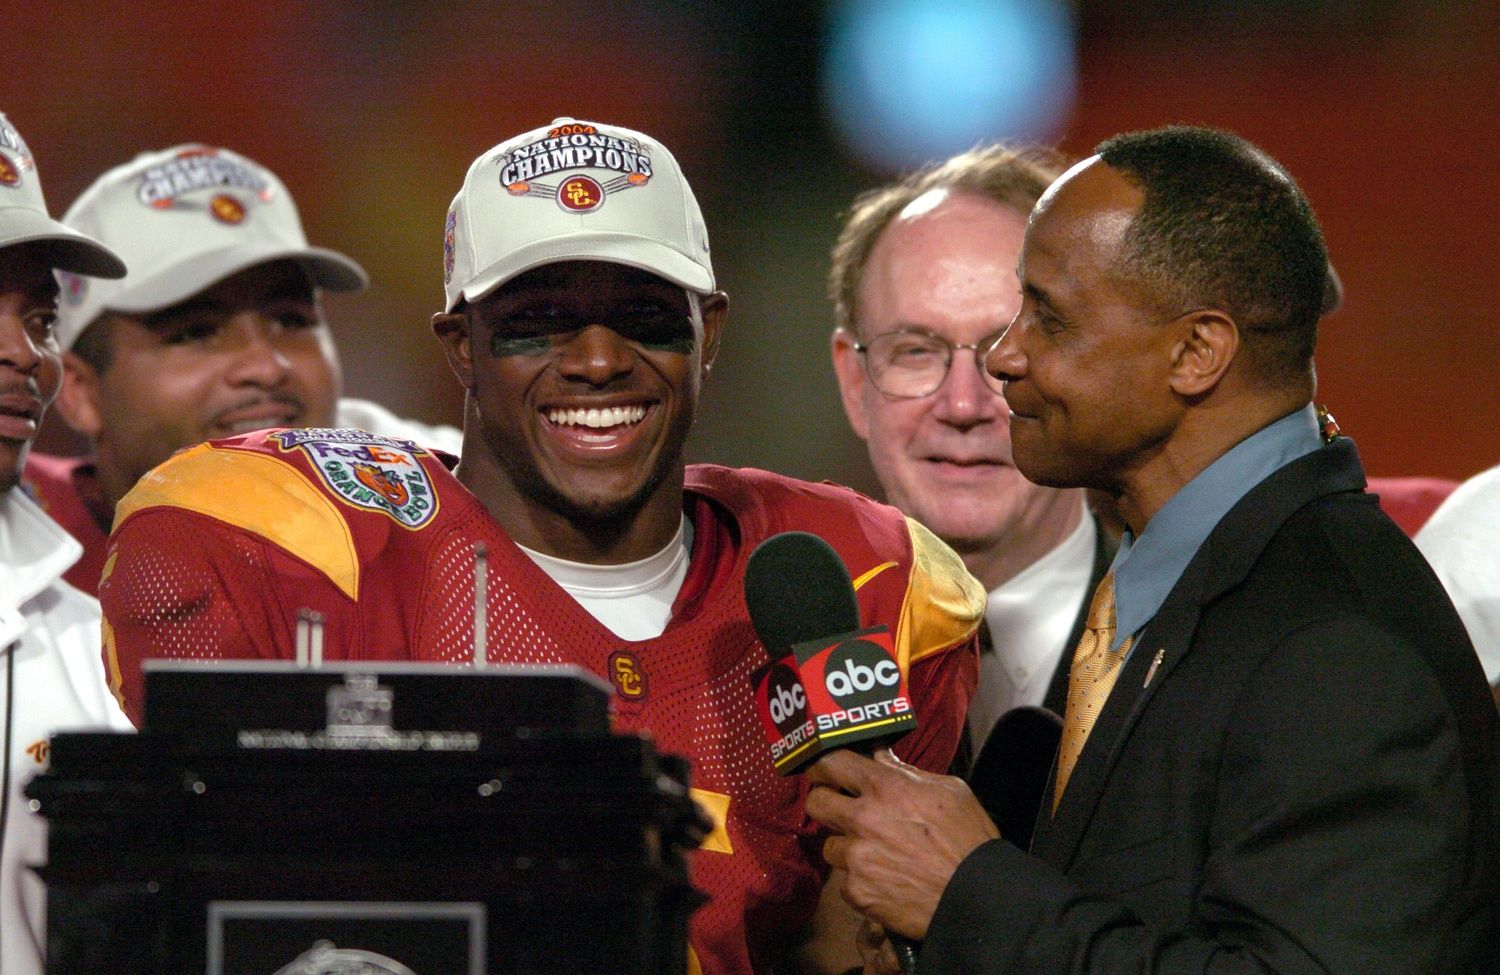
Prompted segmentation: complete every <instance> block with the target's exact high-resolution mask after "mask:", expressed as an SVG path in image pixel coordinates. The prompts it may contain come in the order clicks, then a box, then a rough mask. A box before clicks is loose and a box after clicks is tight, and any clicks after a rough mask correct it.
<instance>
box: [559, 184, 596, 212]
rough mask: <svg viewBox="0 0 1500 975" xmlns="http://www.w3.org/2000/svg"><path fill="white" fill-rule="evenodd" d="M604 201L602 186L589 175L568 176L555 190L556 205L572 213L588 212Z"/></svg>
mask: <svg viewBox="0 0 1500 975" xmlns="http://www.w3.org/2000/svg"><path fill="white" fill-rule="evenodd" d="M603 203H604V187H602V186H600V185H599V182H598V180H596V179H594V178H593V177H590V176H569V177H568V178H567V179H566V180H564V181H563V184H562V186H561V187H560V188H559V189H558V191H557V205H558V206H560V207H562V208H563V209H564V210H571V211H573V212H574V213H588V212H589V211H590V210H597V209H599V207H600V205H601V204H603Z"/></svg>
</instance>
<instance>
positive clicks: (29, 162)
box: [0, 114, 125, 278]
mask: <svg viewBox="0 0 1500 975" xmlns="http://www.w3.org/2000/svg"><path fill="white" fill-rule="evenodd" d="M31 243H37V244H40V245H42V246H43V248H44V253H45V255H46V259H47V260H48V261H49V262H51V264H52V266H53V267H55V268H58V269H60V270H64V271H72V272H74V273H77V274H90V275H95V276H98V277H108V278H118V277H119V276H120V275H122V274H124V273H125V264H124V262H122V261H121V260H120V258H119V257H118V256H116V255H115V253H114V252H113V251H111V250H110V249H109V248H108V247H105V246H104V245H102V244H100V243H99V242H98V241H96V240H91V239H90V238H88V237H86V236H84V235H83V234H80V233H79V232H78V231H76V230H72V229H69V228H68V227H65V226H63V225H62V224H60V223H58V222H57V221H56V220H53V219H52V218H51V217H49V216H48V215H47V201H46V198H45V197H43V196H42V181H41V178H40V176H38V174H37V171H36V160H35V159H34V158H32V155H31V150H30V149H29V148H28V147H27V145H26V140H25V139H23V138H21V133H19V132H17V131H16V128H15V126H13V125H11V124H10V121H9V120H8V119H7V118H6V117H5V116H4V115H3V114H0V247H11V246H14V245H16V244H31Z"/></svg>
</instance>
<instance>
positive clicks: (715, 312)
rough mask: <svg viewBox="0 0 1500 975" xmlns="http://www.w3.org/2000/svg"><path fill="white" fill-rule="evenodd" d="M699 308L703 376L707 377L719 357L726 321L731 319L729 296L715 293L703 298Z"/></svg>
mask: <svg viewBox="0 0 1500 975" xmlns="http://www.w3.org/2000/svg"><path fill="white" fill-rule="evenodd" d="M699 308H700V309H701V311H702V314H703V356H702V362H703V375H705V376H707V375H708V371H709V370H710V369H712V368H713V367H714V359H715V358H717V357H718V355H719V338H720V336H721V335H723V332H724V321H725V320H726V319H727V318H728V317H729V296H728V295H727V294H725V293H724V292H722V291H715V292H714V293H713V294H711V295H705V296H704V297H703V298H702V300H701V301H700V302H699Z"/></svg>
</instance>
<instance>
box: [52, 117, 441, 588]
mask: <svg viewBox="0 0 1500 975" xmlns="http://www.w3.org/2000/svg"><path fill="white" fill-rule="evenodd" d="M63 222H64V223H65V224H67V225H68V226H69V227H72V228H74V229H76V230H79V231H82V232H84V233H87V234H90V235H92V236H93V237H95V238H97V239H99V240H101V241H103V242H104V243H106V244H107V245H109V246H110V247H111V248H113V249H114V250H115V251H117V252H118V253H119V254H120V255H121V256H122V257H124V259H125V261H126V263H127V264H128V265H129V266H130V272H129V274H127V275H126V276H125V277H124V278H121V279H119V280H114V281H98V280H85V279H83V278H79V277H76V276H64V278H63V281H64V292H63V296H62V304H61V308H60V309H59V320H58V327H57V338H58V342H59V344H60V345H61V347H62V349H63V350H64V353H65V354H64V357H63V362H64V367H65V370H66V382H65V383H64V385H63V389H62V391H61V393H59V395H58V409H59V411H60V412H61V414H62V416H63V419H65V420H66V421H67V422H68V424H69V425H70V426H72V427H73V428H74V429H76V430H78V431H79V432H80V433H83V434H84V435H86V436H87V437H88V438H89V440H90V441H91V443H92V445H93V456H91V457H88V458H60V457H45V456H41V455H37V456H34V457H33V458H32V460H31V463H30V464H29V465H28V467H27V471H26V480H27V483H28V485H29V486H30V487H31V488H32V490H33V491H34V492H35V493H36V494H37V495H38V497H39V498H40V500H41V501H42V503H43V505H44V507H45V508H46V509H47V511H48V513H49V514H51V515H52V516H53V517H54V518H56V519H57V520H58V521H59V522H61V523H62V524H63V525H64V527H66V528H67V529H68V531H69V532H70V533H72V534H73V536H74V537H75V538H77V539H78V540H79V541H80V542H81V543H82V544H83V546H84V557H83V558H82V559H80V560H79V562H78V563H77V564H76V565H75V566H74V567H73V569H71V570H70V572H69V575H68V581H70V582H72V583H73V584H74V585H76V586H78V587H79V588H81V589H84V590H86V591H88V592H90V593H92V592H94V591H95V589H96V587H97V585H98V581H99V573H100V571H101V569H102V568H103V565H104V547H105V541H106V538H107V535H108V532H109V526H110V523H111V521H112V520H113V518H114V510H115V505H116V504H117V503H118V502H119V500H120V498H121V497H122V496H123V495H124V494H125V492H126V491H128V490H130V487H131V485H133V484H135V482H136V480H138V479H139V478H140V476H141V475H142V474H144V473H146V472H147V471H148V470H150V469H151V468H152V467H155V466H156V465H157V464H159V463H161V462H162V461H164V460H166V459H167V458H168V457H170V456H171V455H172V454H173V453H174V452H175V451H177V450H180V449H181V448H183V447H187V446H190V445H191V444H195V443H201V442H202V441H204V440H210V439H213V438H215V437H227V436H230V435H232V434H235V433H244V432H247V431H250V430H257V429H262V428H265V427H273V426H296V427H301V426H330V425H337V426H350V427H360V428H364V429H370V430H375V431H376V432H379V433H382V434H386V435H389V436H400V437H409V438H413V439H416V440H419V441H420V442H422V443H423V444H424V445H426V446H429V447H437V448H440V449H444V450H451V451H456V450H457V449H458V442H459V432H458V431H457V430H456V429H454V428H451V427H444V428H432V427H427V426H423V425H420V424H414V423H412V422H411V421H406V420H401V419H398V418H397V417H395V416H393V415H392V414H391V413H390V412H389V411H387V410H384V409H383V408H381V407H379V406H376V405H375V404H373V403H369V402H366V401H363V400H351V399H340V398H339V391H340V388H341V386H342V381H341V377H340V371H339V364H338V356H337V353H336V352H335V350H334V344H333V337H332V335H331V334H330V333H329V330H328V326H327V324H325V322H324V319H323V313H322V309H321V306H320V301H319V296H320V293H321V292H323V291H332V292H348V291H357V290H359V289H361V288H363V287H364V286H365V283H366V277H365V272H364V271H363V269H361V268H360V266H359V265H358V264H356V263H355V262H354V261H352V260H351V259H349V258H348V257H346V256H344V255H343V254H339V253H337V252H335V251H331V250H327V249H324V248H320V247H311V246H309V245H308V242H307V237H306V235H305V234H304V232H303V229H302V222H301V219H300V217H299V215H298V212H297V207H296V204H295V203H294V202H293V200H292V197H291V194H290V193H289V192H288V191H287V188H286V186H285V185H284V184H283V183H282V182H281V180H280V179H278V178H277V176H276V174H275V173H273V172H271V171H270V170H268V169H266V168H265V167H264V166H262V165H260V164H259V163H257V162H255V161H254V160H252V159H248V158H246V157H244V156H242V155H239V154H238V153H235V152H232V151H230V150H228V149H221V148H215V147H212V146H205V145H181V146H175V147H173V148H170V149H165V150H162V151H159V152H147V153H142V154H141V155H139V156H137V157H136V158H135V159H134V160H132V161H130V162H128V163H125V164H124V165H121V166H117V167H115V168H114V169H111V170H110V171H108V172H106V173H105V174H104V175H102V176H101V177H99V179H98V180H96V181H95V182H94V184H93V185H92V186H90V187H89V188H88V189H87V190H86V191H85V192H84V193H83V195H82V196H80V197H79V198H78V200H77V201H76V202H75V203H74V204H73V206H72V207H70V208H69V209H68V212H67V213H66V214H64V216H63Z"/></svg>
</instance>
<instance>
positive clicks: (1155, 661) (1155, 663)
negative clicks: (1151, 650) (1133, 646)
mask: <svg viewBox="0 0 1500 975" xmlns="http://www.w3.org/2000/svg"><path fill="white" fill-rule="evenodd" d="M1166 655H1167V648H1166V647H1162V648H1161V649H1159V650H1157V651H1156V656H1154V657H1152V658H1151V667H1150V669H1149V670H1147V671H1146V680H1145V681H1144V682H1143V683H1142V684H1141V686H1142V687H1150V686H1151V678H1153V677H1155V676H1156V668H1158V667H1160V666H1161V658H1162V657H1165V656H1166Z"/></svg>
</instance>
